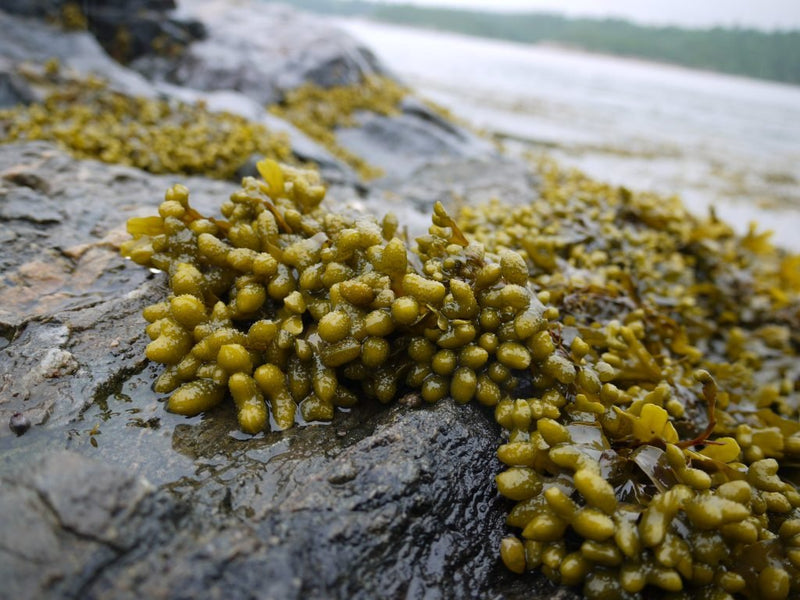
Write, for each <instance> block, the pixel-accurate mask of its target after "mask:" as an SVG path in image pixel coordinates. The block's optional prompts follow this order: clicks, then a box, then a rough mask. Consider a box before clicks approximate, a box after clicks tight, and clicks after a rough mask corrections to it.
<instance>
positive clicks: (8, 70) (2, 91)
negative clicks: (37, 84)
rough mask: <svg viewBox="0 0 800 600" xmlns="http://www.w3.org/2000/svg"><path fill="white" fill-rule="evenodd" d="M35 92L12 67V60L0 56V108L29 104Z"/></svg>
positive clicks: (34, 96)
mask: <svg viewBox="0 0 800 600" xmlns="http://www.w3.org/2000/svg"><path fill="white" fill-rule="evenodd" d="M35 99H36V94H35V93H34V91H33V90H32V89H31V87H30V86H29V85H28V83H27V82H26V81H25V79H24V78H23V77H21V76H20V75H19V74H18V73H17V72H16V69H15V68H14V64H13V63H12V61H10V60H8V59H7V58H5V57H3V56H0V109H3V108H10V107H12V106H16V105H17V104H29V103H31V102H33V101H34V100H35Z"/></svg>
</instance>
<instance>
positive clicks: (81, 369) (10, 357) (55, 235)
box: [0, 143, 552, 598]
mask: <svg viewBox="0 0 800 600" xmlns="http://www.w3.org/2000/svg"><path fill="white" fill-rule="evenodd" d="M429 175H430V173H429ZM443 176H444V175H443ZM175 181H180V182H182V183H184V184H185V185H187V186H188V187H189V189H190V190H191V194H192V202H193V204H195V205H196V206H197V207H198V209H199V210H201V211H205V212H209V213H211V212H213V211H214V210H215V207H216V206H217V205H218V203H219V201H220V199H222V198H225V197H226V196H227V195H228V194H229V193H230V191H231V190H232V186H231V184H228V183H226V182H219V181H210V180H205V179H202V178H185V177H163V176H153V175H148V174H144V173H142V172H139V171H136V170H134V169H130V168H126V167H119V166H111V165H105V164H102V163H99V162H94V161H78V160H74V159H71V158H69V157H67V156H66V155H65V154H64V153H63V152H61V151H59V150H57V149H56V148H55V147H53V146H51V145H48V144H44V143H29V144H16V145H6V146H0V186H1V187H0V196H1V197H2V203H0V209H1V210H0V235H2V236H3V237H4V239H5V240H6V242H5V243H4V245H3V247H2V251H0V262H2V266H3V280H2V285H0V306H2V313H0V322H2V332H3V337H2V338H0V344H1V345H2V347H1V348H0V377H1V379H0V381H1V382H2V384H0V385H1V387H0V423H2V428H0V476H1V477H2V486H1V487H0V504H2V509H0V518H2V519H3V520H4V524H3V525H2V526H0V532H2V533H0V576H2V577H3V578H4V579H7V580H10V579H13V589H11V588H9V589H11V591H12V592H13V594H14V595H16V596H17V597H44V598H47V597H51V598H56V597H58V598H61V597H82V598H94V597H110V596H113V597H134V596H139V597H141V594H145V595H146V596H148V597H153V598H181V597H186V598H189V597H197V596H198V594H202V595H204V596H205V597H210V596H215V595H218V596H219V597H223V596H224V597H236V598H248V597H258V598H301V597H302V598H350V597H355V598H396V597H402V596H407V597H410V598H423V597H424V598H448V597H475V598H478V597H481V598H484V597H509V598H513V597H520V596H521V595H522V590H520V591H519V592H515V591H514V590H515V589H516V588H515V587H514V586H515V585H519V584H518V583H517V578H516V577H514V576H511V575H509V574H508V573H507V572H506V571H505V569H504V568H503V567H502V565H501V563H500V561H499V558H498V554H497V548H498V543H499V540H500V538H501V537H502V536H503V535H504V534H505V526H504V519H505V514H506V511H507V508H508V507H507V506H506V505H505V502H503V501H502V499H500V498H499V497H498V495H497V492H496V488H495V485H494V477H493V475H494V474H495V473H496V472H497V471H498V470H499V464H498V463H497V462H496V459H495V454H494V453H495V449H496V446H497V436H498V435H499V434H498V431H497V429H496V426H495V424H494V422H493V419H492V418H491V415H489V414H487V413H485V412H484V411H482V410H481V409H479V408H478V407H472V406H468V407H461V406H455V405H453V404H451V403H450V402H449V401H447V402H442V403H440V404H438V405H436V406H433V407H423V408H419V409H414V408H409V407H408V406H406V405H398V406H396V407H393V408H389V409H387V408H385V407H379V406H372V405H366V406H363V407H359V408H358V409H354V410H353V411H352V412H350V413H342V414H339V415H337V417H336V419H335V420H334V422H333V423H332V424H330V425H325V426H317V425H312V426H309V427H305V428H295V429H292V430H290V431H287V432H283V433H271V434H262V435H260V436H258V437H256V438H248V437H247V436H242V435H240V434H238V433H237V426H236V420H235V415H234V414H233V410H232V409H231V407H228V406H221V407H219V408H218V409H216V410H215V411H213V412H212V413H211V414H208V415H206V416H205V417H197V418H194V419H185V418H183V417H179V416H177V415H172V414H169V413H167V412H166V411H164V409H163V405H162V403H161V401H160V399H159V398H158V397H157V395H155V394H154V393H153V392H152V391H151V388H150V385H151V383H152V381H153V379H154V378H155V376H156V374H157V372H158V370H159V369H158V368H157V366H155V365H148V364H147V361H146V360H145V359H144V354H143V352H144V346H145V344H146V336H145V335H144V332H143V321H142V319H141V316H140V311H141V309H142V307H144V306H145V305H147V304H150V303H152V302H153V301H154V300H155V298H157V297H159V296H161V295H163V294H164V293H165V290H164V287H163V280H162V277H163V276H162V275H160V274H153V275H149V274H148V273H147V272H145V271H143V270H142V269H141V268H139V267H136V266H134V265H130V264H129V263H126V262H125V261H124V260H123V259H122V258H120V257H119V255H118V250H117V245H118V242H119V240H120V239H122V237H123V234H122V225H123V223H124V221H125V219H127V218H128V217H129V216H132V215H138V214H148V213H151V212H152V211H153V210H154V208H155V207H156V205H157V204H158V202H159V201H160V199H161V197H162V196H163V192H164V190H165V189H166V188H167V187H168V186H169V184H170V183H171V182H175ZM462 183H463V182H462ZM437 185H438V187H437V186H434V188H436V189H438V191H437V192H436V193H437V194H438V193H446V192H445V190H447V189H448V186H449V185H450V184H448V182H447V178H446V177H444V179H443V180H441V181H439V182H438V184H437ZM331 196H332V201H335V200H333V199H335V198H339V199H341V198H355V197H356V193H355V191H354V190H353V189H349V188H344V187H337V188H334V189H333V190H331ZM381 196H382V192H381V191H380V190H371V192H370V194H368V195H367V196H366V198H365V199H364V200H361V201H360V202H361V203H362V204H363V205H364V206H365V207H366V208H370V207H371V206H372V204H371V203H372V202H376V203H382V202H383V200H382V199H381ZM87 198H90V199H91V200H90V201H88V202H87V200H86V199H87ZM375 206H376V208H377V209H378V210H380V208H378V206H380V207H381V208H385V207H384V206H383V205H378V204H376V205H375ZM37 207H39V209H38V210H37ZM421 220H422V217H421V216H420V221H421ZM406 404H408V403H406ZM412 404H413V403H412ZM16 413H22V414H23V415H25V417H26V418H28V419H30V421H31V423H32V427H31V429H30V430H29V431H27V432H26V433H25V434H24V435H22V436H20V437H17V436H16V435H14V432H13V431H12V429H11V428H10V426H9V424H10V421H11V420H12V417H14V415H15V414H16ZM12 575H13V577H12ZM537 581H538V580H537ZM530 585H538V586H539V587H538V588H536V589H541V590H543V593H547V594H548V595H549V594H550V591H551V590H552V588H551V587H550V585H549V584H547V583H546V582H539V583H536V582H534V583H532V584H531V583H530V582H529V583H528V584H526V586H525V588H524V595H525V596H526V597H530V596H529V592H530V589H531V588H530Z"/></svg>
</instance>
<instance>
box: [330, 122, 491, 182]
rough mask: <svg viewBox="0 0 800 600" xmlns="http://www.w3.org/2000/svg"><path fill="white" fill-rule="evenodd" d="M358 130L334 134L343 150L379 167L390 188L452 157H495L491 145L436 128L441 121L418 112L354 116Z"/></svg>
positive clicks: (462, 132) (458, 130)
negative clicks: (418, 171)
mask: <svg viewBox="0 0 800 600" xmlns="http://www.w3.org/2000/svg"><path fill="white" fill-rule="evenodd" d="M355 118H356V121H357V122H358V127H352V128H347V129H342V130H339V131H337V134H336V137H337V140H338V141H339V143H340V144H342V146H344V147H345V148H346V149H348V150H350V151H351V152H353V153H355V154H356V155H358V156H365V157H368V160H369V163H370V164H372V165H374V166H377V167H380V168H381V169H382V170H383V171H384V172H385V173H386V177H387V180H388V181H386V182H383V184H382V185H383V186H389V185H391V184H392V183H393V182H395V181H397V180H404V179H406V178H407V177H408V176H409V175H410V174H411V173H412V172H413V171H415V170H416V169H419V168H420V167H423V166H425V165H428V164H431V163H437V162H440V161H443V160H448V159H451V158H453V157H458V158H462V157H467V158H469V157H481V158H488V157H490V156H492V155H494V154H495V152H494V149H493V148H492V146H491V144H490V143H489V142H488V141H486V140H483V139H481V138H478V137H477V136H476V135H473V134H471V133H470V132H468V131H466V130H464V129H461V128H458V127H454V126H452V125H450V124H448V125H447V126H446V127H442V126H440V125H438V123H440V122H441V120H440V119H431V118H429V116H428V115H425V116H424V117H422V118H421V117H420V113H418V112H405V111H404V112H402V113H401V114H400V115H397V116H388V117H387V116H383V115H378V114H376V113H372V112H359V113H358V114H357V115H356V117H355Z"/></svg>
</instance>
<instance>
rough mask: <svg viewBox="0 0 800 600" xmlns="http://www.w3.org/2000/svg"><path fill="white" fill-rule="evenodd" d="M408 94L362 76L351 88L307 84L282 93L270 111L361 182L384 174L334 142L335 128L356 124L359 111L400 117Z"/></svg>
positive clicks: (381, 79) (393, 84) (380, 78)
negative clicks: (318, 144) (287, 122)
mask: <svg viewBox="0 0 800 600" xmlns="http://www.w3.org/2000/svg"><path fill="white" fill-rule="evenodd" d="M407 93H408V91H407V90H406V89H405V88H403V87H402V86H400V85H398V84H397V83H396V82H395V81H393V80H392V79H390V78H388V77H383V76H378V75H367V76H364V78H363V79H362V81H361V82H360V83H357V84H353V85H340V86H333V87H331V88H322V87H319V86H316V85H313V84H310V83H307V84H305V85H302V86H300V87H298V88H296V89H294V90H290V91H288V92H286V93H285V95H284V98H283V100H282V101H281V102H280V103H279V104H274V105H272V106H270V111H271V112H272V113H273V114H275V115H277V116H279V117H282V118H284V119H286V120H287V121H289V122H291V123H292V124H293V125H294V126H295V127H297V128H298V129H300V130H301V131H303V132H304V133H305V134H307V135H308V136H309V137H311V138H312V139H314V140H316V141H317V142H319V143H320V144H322V145H323V146H324V147H325V148H326V149H327V150H328V151H329V152H330V153H331V154H333V155H334V156H336V157H337V158H339V159H341V160H343V161H344V162H346V163H347V164H348V165H350V166H351V167H353V168H354V169H355V170H356V171H357V172H358V173H359V175H360V176H361V178H362V179H365V180H368V179H374V178H376V177H380V176H381V175H382V174H383V173H382V172H381V170H380V169H378V168H376V167H373V166H372V165H370V164H369V161H368V160H367V159H364V158H362V157H360V156H358V155H356V154H354V153H352V152H350V151H348V150H347V149H346V148H344V147H343V146H341V145H340V144H339V143H338V142H337V141H336V129H337V128H339V127H354V126H356V125H357V124H358V118H357V114H356V113H357V112H358V111H371V112H374V113H377V114H379V115H384V116H391V115H396V114H399V112H400V109H399V104H400V101H401V100H402V99H403V97H404V96H405V95H406V94H407Z"/></svg>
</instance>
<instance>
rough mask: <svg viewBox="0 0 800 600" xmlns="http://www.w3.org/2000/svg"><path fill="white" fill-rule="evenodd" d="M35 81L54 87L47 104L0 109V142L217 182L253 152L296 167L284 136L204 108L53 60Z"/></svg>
mask: <svg viewBox="0 0 800 600" xmlns="http://www.w3.org/2000/svg"><path fill="white" fill-rule="evenodd" d="M30 76H32V75H31V74H29V77H30ZM37 83H39V84H44V86H45V87H46V88H47V89H50V90H51V91H50V93H49V94H48V95H47V97H46V98H45V99H44V101H43V102H42V103H34V104H31V105H29V106H18V107H16V108H11V109H6V110H0V140H1V141H2V142H6V143H8V142H14V141H23V140H45V141H55V142H58V143H59V144H61V145H62V146H63V147H65V148H66V149H67V150H68V151H69V152H70V153H71V154H72V155H73V156H75V157H77V158H94V159H98V160H101V161H103V162H109V163H118V164H124V165H129V166H133V167H137V168H139V169H143V170H145V171H149V172H151V173H156V174H159V173H181V174H187V175H188V174H203V175H205V176H208V177H215V178H220V179H230V178H232V177H233V176H234V175H235V173H236V171H237V170H238V169H239V168H241V167H242V165H244V164H245V163H246V162H247V160H248V159H249V158H250V156H251V155H252V154H254V153H258V154H260V155H262V156H266V157H269V158H274V159H277V160H280V161H282V162H290V163H291V162H294V163H295V164H297V161H296V160H294V158H293V155H292V149H291V145H290V142H289V138H288V136H287V135H286V134H284V133H276V132H272V131H270V130H269V129H267V127H265V126H264V125H262V124H260V123H254V122H251V121H248V120H247V119H245V118H243V117H240V116H238V115H234V114H231V113H226V112H211V111H209V110H208V109H207V108H206V107H205V106H204V105H203V104H202V103H197V104H195V105H190V104H186V103H183V102H175V101H167V100H151V99H146V98H138V97H132V96H127V95H125V94H121V93H119V92H115V91H113V90H110V89H108V87H107V86H106V84H105V82H103V81H101V80H99V79H96V78H92V77H90V78H88V79H86V80H80V79H72V78H70V77H69V76H62V75H61V74H60V73H59V69H58V65H57V63H55V62H53V61H50V62H49V63H48V65H47V66H46V70H45V76H44V77H43V78H40V81H38V82H37Z"/></svg>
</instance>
